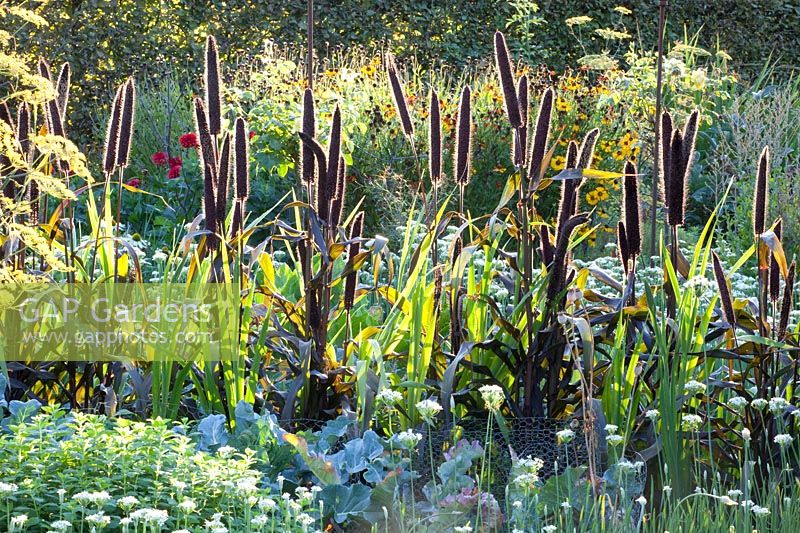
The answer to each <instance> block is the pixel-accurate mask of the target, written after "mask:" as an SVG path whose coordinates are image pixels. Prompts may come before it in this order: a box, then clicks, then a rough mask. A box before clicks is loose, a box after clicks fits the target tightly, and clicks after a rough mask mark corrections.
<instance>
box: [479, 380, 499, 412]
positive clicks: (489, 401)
mask: <svg viewBox="0 0 800 533" xmlns="http://www.w3.org/2000/svg"><path fill="white" fill-rule="evenodd" d="M478 391H479V392H480V393H481V397H482V398H483V402H484V403H485V404H486V407H487V408H488V409H489V410H490V411H493V412H496V411H497V410H499V409H500V406H501V405H503V402H504V401H505V399H506V395H505V393H503V388H502V387H499V386H497V385H484V386H483V387H481V388H480V389H478Z"/></svg>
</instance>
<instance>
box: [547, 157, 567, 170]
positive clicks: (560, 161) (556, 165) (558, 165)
mask: <svg viewBox="0 0 800 533" xmlns="http://www.w3.org/2000/svg"><path fill="white" fill-rule="evenodd" d="M566 164H567V159H566V158H565V157H564V156H563V155H557V156H555V157H553V159H551V160H550V168H552V169H553V170H563V169H564V166H565V165H566Z"/></svg>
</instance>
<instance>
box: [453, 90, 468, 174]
mask: <svg viewBox="0 0 800 533" xmlns="http://www.w3.org/2000/svg"><path fill="white" fill-rule="evenodd" d="M471 94H472V93H471V91H470V88H469V87H464V88H463V89H462V90H461V101H460V102H459V104H458V119H457V121H456V153H455V164H454V168H455V180H456V182H457V183H458V184H459V185H461V186H462V187H463V186H465V185H466V184H467V183H468V182H469V175H470V170H471V165H472V104H471V101H470V98H471Z"/></svg>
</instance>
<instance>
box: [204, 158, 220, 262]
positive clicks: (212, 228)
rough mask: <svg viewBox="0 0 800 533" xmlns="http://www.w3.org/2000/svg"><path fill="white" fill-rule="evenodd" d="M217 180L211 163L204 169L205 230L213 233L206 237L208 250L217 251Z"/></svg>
mask: <svg viewBox="0 0 800 533" xmlns="http://www.w3.org/2000/svg"><path fill="white" fill-rule="evenodd" d="M215 181H216V179H215V176H214V171H213V169H212V168H211V164H210V163H206V164H205V165H204V167H203V217H204V219H205V228H206V230H207V231H209V232H210V233H211V235H208V236H207V237H206V242H207V243H208V248H209V249H211V250H214V249H216V242H217V239H216V233H217V229H218V227H219V222H218V218H217V198H216V191H215V189H216V183H215Z"/></svg>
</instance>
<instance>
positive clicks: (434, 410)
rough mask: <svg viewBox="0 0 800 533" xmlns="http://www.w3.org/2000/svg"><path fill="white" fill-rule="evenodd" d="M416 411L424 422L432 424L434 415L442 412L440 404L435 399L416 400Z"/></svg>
mask: <svg viewBox="0 0 800 533" xmlns="http://www.w3.org/2000/svg"><path fill="white" fill-rule="evenodd" d="M417 411H419V415H420V416H421V417H422V418H423V419H424V420H425V422H427V423H428V424H431V425H432V424H433V419H434V418H436V415H438V414H439V413H441V412H442V406H441V405H439V402H437V401H435V400H431V399H428V400H422V401H419V402H417Z"/></svg>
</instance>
